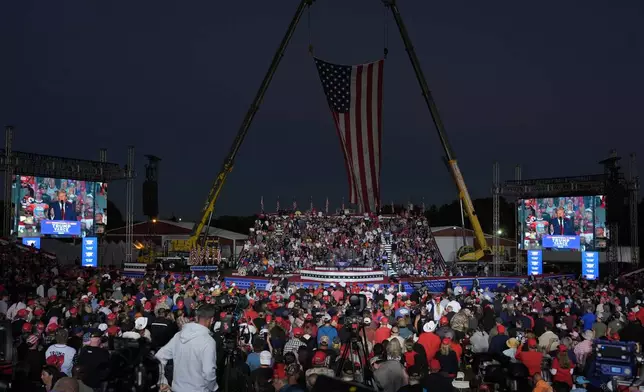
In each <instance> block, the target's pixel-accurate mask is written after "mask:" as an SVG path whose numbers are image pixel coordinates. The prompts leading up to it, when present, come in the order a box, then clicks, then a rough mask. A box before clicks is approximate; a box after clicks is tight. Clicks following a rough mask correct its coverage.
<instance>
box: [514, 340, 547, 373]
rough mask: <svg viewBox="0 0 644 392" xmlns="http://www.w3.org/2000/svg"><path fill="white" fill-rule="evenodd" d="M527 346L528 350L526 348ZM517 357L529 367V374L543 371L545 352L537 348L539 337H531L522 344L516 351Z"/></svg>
mask: <svg viewBox="0 0 644 392" xmlns="http://www.w3.org/2000/svg"><path fill="white" fill-rule="evenodd" d="M526 348H527V351H526V350H524V349H526ZM516 359H518V360H519V362H521V363H522V364H524V365H525V366H526V367H527V368H528V374H536V373H541V362H542V361H543V353H542V352H540V351H539V350H538V349H537V339H534V338H530V339H528V341H527V342H526V344H525V345H524V344H521V345H520V346H519V349H518V350H517V353H516Z"/></svg>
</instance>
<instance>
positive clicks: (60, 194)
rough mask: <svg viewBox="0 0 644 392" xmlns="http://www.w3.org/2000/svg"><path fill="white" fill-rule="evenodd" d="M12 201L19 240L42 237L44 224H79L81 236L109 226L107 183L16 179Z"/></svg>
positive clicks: (23, 177) (36, 178) (28, 177)
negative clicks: (47, 222) (45, 222)
mask: <svg viewBox="0 0 644 392" xmlns="http://www.w3.org/2000/svg"><path fill="white" fill-rule="evenodd" d="M11 196H12V202H13V204H15V206H16V211H15V215H14V218H13V219H14V231H15V232H17V234H18V236H19V237H40V236H42V235H43V234H42V230H41V225H42V222H43V221H55V222H56V221H63V222H74V221H75V222H79V224H80V231H81V236H83V237H85V236H87V235H93V234H94V233H96V232H103V231H104V228H105V225H106V224H107V184H106V183H101V182H91V181H78V180H66V179H59V178H48V177H35V176H15V178H14V183H13V187H12V194H11Z"/></svg>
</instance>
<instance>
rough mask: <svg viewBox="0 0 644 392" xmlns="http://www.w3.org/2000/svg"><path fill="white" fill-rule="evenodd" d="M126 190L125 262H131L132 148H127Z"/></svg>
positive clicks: (132, 208)
mask: <svg viewBox="0 0 644 392" xmlns="http://www.w3.org/2000/svg"><path fill="white" fill-rule="evenodd" d="M125 170H126V181H127V182H126V187H125V188H126V190H125V193H126V195H125V262H126V263H131V262H132V247H133V246H134V245H133V242H134V231H133V226H134V177H135V174H134V146H129V147H128V148H127V166H126V168H125Z"/></svg>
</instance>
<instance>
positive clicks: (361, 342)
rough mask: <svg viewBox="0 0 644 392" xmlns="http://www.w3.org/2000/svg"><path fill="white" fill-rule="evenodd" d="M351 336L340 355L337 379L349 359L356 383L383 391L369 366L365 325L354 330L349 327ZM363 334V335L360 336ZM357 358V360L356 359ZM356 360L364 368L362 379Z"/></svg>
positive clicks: (345, 342) (360, 325)
mask: <svg viewBox="0 0 644 392" xmlns="http://www.w3.org/2000/svg"><path fill="white" fill-rule="evenodd" d="M349 328H351V329H350V336H349V339H347V340H346V341H344V342H343V343H344V348H343V349H342V353H341V355H340V360H339V361H338V368H337V369H336V374H335V375H336V377H340V376H341V375H342V372H343V371H344V365H345V364H346V361H347V359H348V360H349V362H350V364H351V370H352V371H353V379H354V381H356V382H359V383H363V384H365V385H369V386H371V387H372V388H374V389H376V390H382V387H381V386H380V385H379V384H378V382H377V381H376V379H375V378H374V377H373V369H371V365H370V364H369V355H368V354H367V334H366V332H365V329H364V325H363V324H362V323H361V324H359V325H358V327H357V328H352V327H351V326H350V325H349ZM360 332H362V335H361V334H360ZM354 355H356V356H357V358H355V357H354ZM356 359H357V361H358V363H363V364H364V368H363V369H362V377H359V376H358V374H359V372H358V371H357V370H359V368H358V367H357V366H356Z"/></svg>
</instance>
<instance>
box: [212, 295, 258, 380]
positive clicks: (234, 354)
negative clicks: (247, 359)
mask: <svg viewBox="0 0 644 392" xmlns="http://www.w3.org/2000/svg"><path fill="white" fill-rule="evenodd" d="M214 300H215V302H214V303H213V305H214V306H215V310H216V312H227V314H226V316H225V317H223V318H222V319H221V320H219V323H220V324H219V330H218V332H219V333H221V336H222V340H223V344H222V346H223V349H224V354H225V362H224V371H223V374H222V376H223V377H224V379H223V387H224V388H223V390H224V392H228V391H229V390H230V387H229V384H230V380H231V379H233V378H236V374H233V372H235V369H236V368H237V364H236V361H237V359H238V358H241V355H240V352H239V347H240V344H239V342H240V331H239V319H240V318H241V315H242V312H243V311H244V309H246V308H247V307H248V305H249V301H248V298H246V297H244V296H239V297H236V296H218V297H215V298H214Z"/></svg>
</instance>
